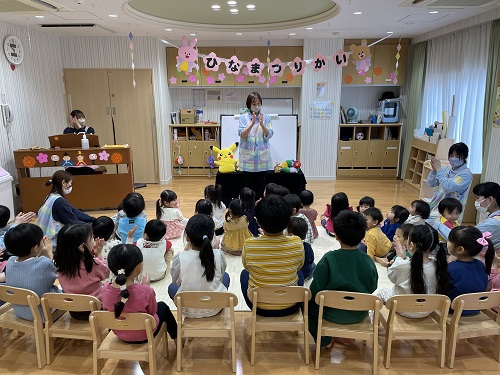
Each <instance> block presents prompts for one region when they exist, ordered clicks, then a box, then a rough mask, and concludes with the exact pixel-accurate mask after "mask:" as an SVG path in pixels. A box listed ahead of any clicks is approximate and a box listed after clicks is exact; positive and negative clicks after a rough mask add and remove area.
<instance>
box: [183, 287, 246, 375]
mask: <svg viewBox="0 0 500 375" xmlns="http://www.w3.org/2000/svg"><path fill="white" fill-rule="evenodd" d="M237 304H238V297H236V296H235V295H234V294H233V293H227V292H179V293H177V294H176V295H175V305H176V306H177V371H181V370H182V338H183V337H226V338H227V337H231V365H232V370H233V372H236V330H235V324H236V321H235V318H234V306H236V305H237ZM183 308H194V309H226V308H229V311H226V310H224V311H222V312H220V313H219V314H217V315H214V316H210V317H206V318H187V317H183V315H182V309H183ZM227 312H229V317H228V316H227Z"/></svg>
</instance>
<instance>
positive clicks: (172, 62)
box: [166, 47, 203, 87]
mask: <svg viewBox="0 0 500 375" xmlns="http://www.w3.org/2000/svg"><path fill="white" fill-rule="evenodd" d="M166 53H167V79H168V85H169V86H172V87H192V86H198V84H197V82H196V81H197V80H196V79H195V78H196V69H193V71H192V72H191V73H187V74H186V72H184V71H181V72H179V71H178V70H177V66H176V65H177V48H174V47H168V48H166ZM198 63H200V61H198ZM201 63H203V61H201ZM202 66H203V64H202ZM192 77H194V79H193V78H192Z"/></svg>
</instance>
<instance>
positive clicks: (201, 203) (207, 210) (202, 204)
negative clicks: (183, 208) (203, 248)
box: [194, 199, 220, 249]
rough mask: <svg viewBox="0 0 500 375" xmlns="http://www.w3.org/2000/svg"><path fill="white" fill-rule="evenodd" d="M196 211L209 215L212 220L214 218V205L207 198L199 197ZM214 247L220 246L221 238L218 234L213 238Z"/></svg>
mask: <svg viewBox="0 0 500 375" xmlns="http://www.w3.org/2000/svg"><path fill="white" fill-rule="evenodd" d="M194 213H195V215H208V216H210V217H211V218H212V220H213V218H214V217H213V205H212V203H210V201H208V200H207V199H199V200H198V202H196V205H195V208H194ZM214 224H215V222H214ZM212 247H213V248H214V249H218V248H220V239H219V238H218V237H217V236H213V238H212Z"/></svg>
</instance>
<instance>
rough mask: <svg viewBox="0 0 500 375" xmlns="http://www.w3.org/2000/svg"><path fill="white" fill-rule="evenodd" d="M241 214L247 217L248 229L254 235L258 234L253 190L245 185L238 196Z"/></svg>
mask: <svg viewBox="0 0 500 375" xmlns="http://www.w3.org/2000/svg"><path fill="white" fill-rule="evenodd" d="M239 198H240V200H241V207H243V215H245V216H246V217H247V218H248V230H249V231H250V233H252V235H253V236H254V237H258V236H259V224H257V220H255V192H254V191H253V190H252V189H250V188H247V187H244V188H241V190H240V196H239Z"/></svg>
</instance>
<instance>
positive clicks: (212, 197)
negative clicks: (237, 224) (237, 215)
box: [204, 184, 226, 236]
mask: <svg viewBox="0 0 500 375" xmlns="http://www.w3.org/2000/svg"><path fill="white" fill-rule="evenodd" d="M204 193H205V199H206V200H207V201H209V202H210V203H211V204H212V219H213V220H214V223H215V234H216V235H217V236H220V235H221V234H223V233H224V228H223V227H222V226H223V225H224V218H223V217H222V214H223V213H224V211H226V205H225V204H224V202H222V200H221V197H222V186H221V185H219V184H217V185H208V186H206V187H205V191H204Z"/></svg>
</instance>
